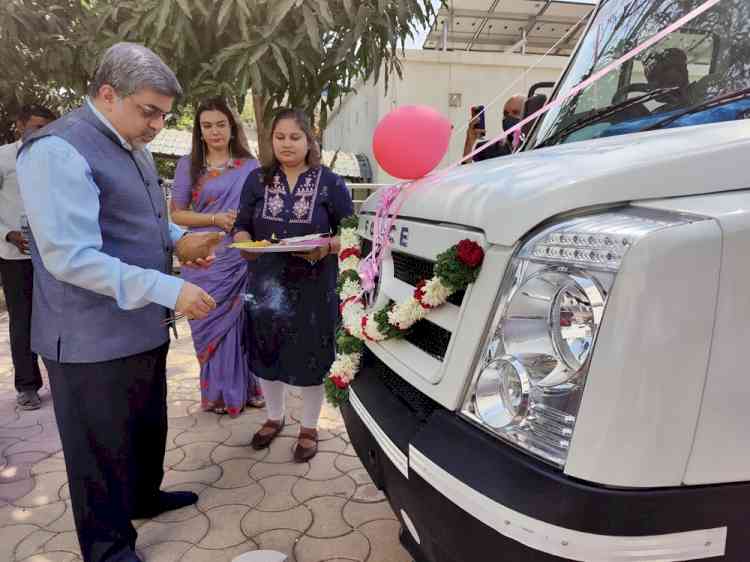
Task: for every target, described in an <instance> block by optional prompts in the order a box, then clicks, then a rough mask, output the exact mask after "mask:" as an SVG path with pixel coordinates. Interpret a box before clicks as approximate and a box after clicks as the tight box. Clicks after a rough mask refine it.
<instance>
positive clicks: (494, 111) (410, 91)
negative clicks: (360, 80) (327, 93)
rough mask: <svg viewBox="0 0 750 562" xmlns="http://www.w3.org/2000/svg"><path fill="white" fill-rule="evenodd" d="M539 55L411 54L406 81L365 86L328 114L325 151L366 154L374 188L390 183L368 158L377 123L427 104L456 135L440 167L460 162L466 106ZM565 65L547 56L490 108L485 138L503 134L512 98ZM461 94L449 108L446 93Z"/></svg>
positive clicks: (481, 100)
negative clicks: (506, 105) (505, 106)
mask: <svg viewBox="0 0 750 562" xmlns="http://www.w3.org/2000/svg"><path fill="white" fill-rule="evenodd" d="M539 58H540V57H539V56H538V55H526V56H524V55H516V54H513V55H505V54H500V53H471V52H469V53H467V52H442V51H425V50H415V51H407V52H406V57H405V58H404V60H403V66H404V79H403V81H399V80H398V78H397V77H396V78H394V79H393V80H392V82H391V83H390V86H389V88H388V94H387V95H386V94H385V90H384V84H383V81H382V79H381V82H380V83H379V84H378V85H377V86H373V85H372V84H366V85H364V86H360V87H359V88H358V92H357V94H353V95H350V96H348V97H347V98H346V99H345V100H344V101H343V102H342V103H341V105H340V107H339V108H337V110H336V111H335V112H334V113H333V114H332V115H331V117H330V119H329V124H328V128H327V129H326V131H325V133H324V137H323V138H324V144H325V147H326V148H327V149H329V150H336V148H339V147H340V148H341V149H342V150H347V151H349V152H361V153H364V154H367V155H368V157H369V158H370V162H371V164H372V166H373V169H374V170H373V171H374V178H373V181H374V182H377V183H387V182H390V181H392V180H393V178H391V177H390V176H388V174H386V173H385V172H383V171H382V170H380V168H379V167H378V165H377V162H376V161H375V159H374V157H373V155H372V133H373V131H374V130H375V126H376V125H377V123H378V121H379V120H380V119H381V118H382V117H384V116H385V115H386V114H387V113H388V112H389V111H391V110H392V109H394V108H396V107H398V106H401V105H412V104H418V105H428V106H431V107H433V108H435V109H436V110H438V111H440V112H441V113H442V114H443V115H445V116H446V117H447V118H448V119H450V120H451V122H452V123H453V126H454V127H455V129H456V132H455V133H454V135H453V138H452V139H451V145H450V148H449V151H448V154H447V155H446V157H445V158H444V159H443V162H442V163H441V166H444V165H446V164H449V163H452V162H454V161H456V160H458V159H459V158H460V157H461V155H462V152H463V146H464V138H465V134H464V133H462V132H460V129H463V128H464V125H465V124H466V123H467V122H468V120H469V111H470V109H469V108H470V107H471V106H473V105H488V104H489V103H490V101H492V99H494V98H495V97H496V96H497V95H498V94H500V93H501V92H502V91H503V90H505V89H506V88H508V86H510V85H511V84H512V83H513V81H514V80H516V79H518V78H519V77H521V76H522V75H523V73H524V72H525V71H526V70H527V69H528V68H529V67H530V66H531V65H534V64H535V63H536V62H537V61H539ZM566 64H567V57H547V58H546V59H544V60H543V61H541V63H539V64H538V65H537V66H536V68H534V69H533V70H531V72H530V73H529V74H528V75H527V76H526V77H525V78H523V79H521V80H520V81H519V82H518V83H517V84H516V85H515V86H513V87H512V88H511V89H510V90H509V91H508V92H507V94H504V95H503V96H502V98H501V99H500V100H499V101H498V102H497V103H496V104H495V105H493V107H492V108H490V109H489V111H488V113H487V117H486V122H487V134H488V136H492V135H495V134H498V133H499V132H500V130H501V122H502V107H503V103H504V102H505V100H506V99H507V98H508V97H510V96H511V95H513V94H516V93H520V94H526V93H527V92H528V89H529V87H530V86H531V85H532V84H534V83H536V82H543V81H552V82H554V81H556V80H557V78H558V77H559V75H560V73H561V72H562V70H563V69H564V68H565V65H566ZM451 93H458V94H461V98H462V99H461V107H449V103H448V102H449V94H451Z"/></svg>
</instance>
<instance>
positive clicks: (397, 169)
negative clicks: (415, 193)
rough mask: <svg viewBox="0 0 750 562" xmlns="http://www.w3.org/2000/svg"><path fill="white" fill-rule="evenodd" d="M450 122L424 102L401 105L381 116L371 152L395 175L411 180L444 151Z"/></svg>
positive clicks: (432, 165)
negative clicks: (423, 103) (421, 103)
mask: <svg viewBox="0 0 750 562" xmlns="http://www.w3.org/2000/svg"><path fill="white" fill-rule="evenodd" d="M450 137H451V123H450V121H448V119H446V118H445V117H443V116H442V115H441V114H440V113H438V112H437V111H435V110H434V109H432V108H431V107H427V106H424V105H405V106H402V107H399V108H397V109H394V110H393V111H391V112H390V113H389V114H388V115H386V116H385V117H383V119H381V120H380V123H378V126H377V127H376V128H375V134H374V136H373V139H372V151H373V154H374V155H375V159H376V160H377V161H378V164H380V166H381V167H382V168H383V169H384V170H385V171H386V172H388V173H389V174H390V175H392V176H393V177H395V178H400V179H405V180H413V179H417V178H421V177H423V176H426V175H427V174H428V173H430V172H431V171H432V170H434V169H435V166H437V165H438V164H439V163H440V161H441V160H442V159H443V156H445V153H446V152H447V151H448V143H449V141H450Z"/></svg>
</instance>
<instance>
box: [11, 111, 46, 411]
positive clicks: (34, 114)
mask: <svg viewBox="0 0 750 562" xmlns="http://www.w3.org/2000/svg"><path fill="white" fill-rule="evenodd" d="M55 119H57V116H56V115H55V114H54V113H53V112H52V111H50V110H49V109H47V108H46V107H43V106H41V105H26V106H24V107H22V108H21V111H20V112H19V114H18V118H17V119H16V136H17V137H18V140H17V141H16V142H14V143H11V144H6V145H5V146H1V147H0V278H1V279H2V283H3V293H4V294H5V303H6V305H7V307H8V317H9V321H10V354H11V357H12V359H13V372H14V377H15V386H16V391H17V392H18V395H17V397H16V402H17V404H18V407H19V408H20V409H22V410H37V409H39V408H40V407H41V405H42V401H41V400H40V398H39V389H40V388H42V373H41V371H40V370H39V361H38V359H37V355H36V353H34V352H33V351H31V308H32V297H33V294H34V268H33V267H32V265H31V255H30V254H29V240H28V238H27V235H26V234H25V233H24V231H23V230H24V228H25V227H26V226H27V225H25V224H24V222H25V218H26V213H25V212H24V209H23V203H22V201H21V193H20V191H19V190H18V181H17V177H16V156H17V154H18V149H19V148H20V147H21V143H22V142H23V141H22V140H21V139H22V137H24V136H28V135H30V134H31V133H33V132H34V131H36V130H38V129H41V128H42V127H44V126H45V125H47V124H48V123H50V122H52V121H54V120H55Z"/></svg>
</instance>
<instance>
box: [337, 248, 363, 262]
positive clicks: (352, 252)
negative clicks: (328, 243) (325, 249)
mask: <svg viewBox="0 0 750 562" xmlns="http://www.w3.org/2000/svg"><path fill="white" fill-rule="evenodd" d="M351 256H357V257H361V256H362V252H360V251H359V248H347V249H346V250H344V251H343V252H341V255H340V256H339V260H340V261H344V260H345V259H346V258H349V257H351Z"/></svg>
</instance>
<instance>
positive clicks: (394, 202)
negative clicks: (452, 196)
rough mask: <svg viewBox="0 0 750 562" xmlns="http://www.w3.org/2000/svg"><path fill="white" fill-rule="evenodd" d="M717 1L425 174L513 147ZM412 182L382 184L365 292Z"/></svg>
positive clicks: (364, 267)
mask: <svg viewBox="0 0 750 562" xmlns="http://www.w3.org/2000/svg"><path fill="white" fill-rule="evenodd" d="M720 1H721V0H707V1H706V2H704V3H703V4H701V5H700V6H698V7H697V8H696V9H695V10H693V11H692V12H689V13H688V14H685V15H684V16H682V17H681V18H680V19H678V20H677V21H675V22H674V23H672V24H670V25H668V26H667V27H665V28H664V29H662V30H661V31H660V32H659V33H657V34H656V35H654V36H653V37H651V38H650V39H647V40H646V41H644V42H643V43H641V44H640V45H638V46H637V47H635V48H634V49H633V50H631V51H629V52H627V53H625V54H624V55H623V56H622V57H620V58H619V59H617V60H616V61H614V62H612V63H610V64H608V65H607V66H605V67H604V68H602V69H601V70H599V71H597V72H596V73H594V74H593V75H591V76H590V77H589V78H587V79H586V80H584V81H583V82H581V83H580V84H578V85H577V86H576V87H575V88H573V89H572V90H570V91H569V92H568V93H567V94H564V95H562V96H560V97H558V98H555V99H554V100H552V101H550V102H549V103H548V104H546V105H545V106H543V107H542V108H540V109H539V110H538V111H535V112H534V113H532V114H531V115H529V116H527V117H525V118H523V119H522V120H521V121H519V122H518V123H517V124H516V125H515V126H513V127H511V128H510V129H508V130H507V131H503V132H502V133H500V134H499V135H497V136H496V137H495V138H493V139H491V140H489V141H488V142H486V143H484V144H482V146H480V147H479V148H477V149H476V150H474V151H473V152H471V153H470V154H467V155H466V156H464V157H463V158H461V159H460V160H458V161H456V162H454V163H453V164H451V165H449V166H448V167H446V168H444V169H443V170H439V171H438V172H436V173H435V172H431V173H430V174H428V175H427V176H425V177H430V176H432V177H435V178H436V177H439V174H441V173H445V172H447V171H449V170H452V169H453V168H456V167H458V166H460V165H461V164H463V163H464V162H466V161H467V160H470V159H472V158H473V157H474V156H476V155H477V154H479V153H480V152H482V151H483V150H486V149H487V148H489V147H490V146H492V145H494V144H496V143H497V142H500V141H501V140H503V139H505V138H506V137H508V136H510V135H513V136H514V137H515V138H514V142H513V145H514V148H516V147H517V143H519V142H520V136H521V129H522V128H523V127H524V126H525V125H527V124H528V123H531V122H532V121H534V120H535V119H537V118H538V117H540V116H542V115H544V114H545V113H547V112H548V111H549V110H551V109H554V108H555V107H559V106H560V105H562V103H563V102H564V101H566V100H567V99H569V98H571V97H573V96H575V95H576V94H578V93H579V92H580V91H581V90H583V89H585V88H587V87H589V86H590V85H591V84H593V83H594V82H596V81H597V80H599V79H600V78H602V77H603V76H605V75H607V74H609V73H610V72H611V71H613V70H614V69H615V68H618V67H620V66H622V65H623V64H625V63H626V62H628V61H629V60H630V59H632V58H634V57H636V56H638V55H639V54H641V53H642V52H643V51H645V50H646V49H648V48H649V47H651V46H653V45H654V44H655V43H658V42H659V41H661V40H662V39H664V37H666V36H667V35H669V34H670V33H674V32H675V31H677V30H678V29H680V28H681V27H683V26H684V25H685V24H687V23H688V22H690V21H691V20H693V19H695V18H696V17H698V16H699V15H701V14H702V13H704V12H705V11H706V10H709V9H711V8H713V7H714V6H715V5H716V4H718V3H719V2H720ZM413 186H414V183H413V182H406V183H403V184H397V185H393V186H390V187H388V188H385V190H384V192H383V195H381V199H380V202H379V203H378V208H377V211H376V213H375V223H374V233H373V244H372V251H371V252H370V254H369V255H368V256H367V257H366V258H365V259H363V260H362V262H361V263H360V266H359V275H360V278H361V279H362V287H363V288H364V290H365V291H366V292H369V293H372V291H373V290H374V289H375V283H376V279H377V277H378V275H379V274H380V266H381V264H382V262H383V258H384V257H385V253H386V251H387V250H388V248H389V247H390V244H391V240H390V233H391V229H392V228H393V225H394V224H395V223H396V219H397V217H398V213H399V211H400V210H401V206H402V205H403V204H404V201H406V199H407V198H408V196H409V194H410V189H411V188H412V187H413Z"/></svg>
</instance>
